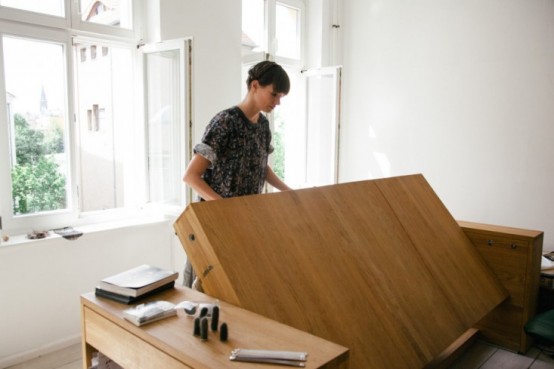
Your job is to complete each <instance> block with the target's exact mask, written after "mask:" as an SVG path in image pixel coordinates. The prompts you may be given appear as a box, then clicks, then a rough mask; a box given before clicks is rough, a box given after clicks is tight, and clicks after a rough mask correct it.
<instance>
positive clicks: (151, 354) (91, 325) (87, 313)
mask: <svg viewBox="0 0 554 369" xmlns="http://www.w3.org/2000/svg"><path fill="white" fill-rule="evenodd" d="M84 320H85V324H84V326H85V327H86V330H85V332H84V335H85V340H86V342H87V343H88V344H89V345H91V346H93V347H94V348H95V349H97V350H98V351H100V352H102V353H103V354H104V355H106V356H108V357H109V358H110V359H112V360H113V361H115V362H116V363H118V364H119V365H121V366H122V367H124V368H125V369H152V368H164V369H187V368H192V367H190V366H188V365H186V364H184V363H182V362H180V361H178V360H176V359H175V358H173V357H171V356H169V355H167V354H165V353H163V352H161V351H160V350H158V349H156V348H155V347H154V346H152V345H151V344H149V343H147V342H145V341H144V340H142V339H141V338H139V337H137V336H135V335H134V334H132V333H130V332H128V331H126V330H124V329H123V328H121V327H119V326H117V325H115V324H114V323H112V322H110V321H109V320H108V319H106V318H104V317H103V316H101V315H100V314H98V313H96V312H94V311H92V310H91V309H89V308H87V307H84Z"/></svg>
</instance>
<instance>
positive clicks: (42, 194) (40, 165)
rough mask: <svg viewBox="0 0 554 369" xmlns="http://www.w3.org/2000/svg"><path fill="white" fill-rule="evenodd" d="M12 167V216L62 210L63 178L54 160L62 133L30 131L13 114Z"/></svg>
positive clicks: (63, 201) (61, 144)
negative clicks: (14, 153) (13, 164)
mask: <svg viewBox="0 0 554 369" xmlns="http://www.w3.org/2000/svg"><path fill="white" fill-rule="evenodd" d="M14 118H15V122H14V123H15V149H16V158H15V159H16V160H15V161H16V165H15V166H14V167H13V169H12V197H13V211H14V214H28V213H35V212H40V211H48V210H57V209H62V208H65V206H66V196H65V177H64V176H63V175H62V174H61V173H60V171H59V166H58V164H57V163H56V161H55V160H54V159H55V158H54V154H55V153H62V152H63V131H62V130H61V129H54V130H50V131H48V133H49V134H48V135H47V136H46V135H45V134H44V133H43V132H41V131H38V130H35V129H32V128H31V127H30V126H29V123H28V122H27V121H26V120H25V118H23V117H22V116H21V115H15V117H14Z"/></svg>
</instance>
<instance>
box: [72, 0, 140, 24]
mask: <svg viewBox="0 0 554 369" xmlns="http://www.w3.org/2000/svg"><path fill="white" fill-rule="evenodd" d="M80 5H81V20H82V21H84V22H90V23H96V24H103V25H106V26H114V27H119V28H125V29H132V28H133V23H132V14H133V11H132V10H133V7H132V0H120V1H97V0H80Z"/></svg>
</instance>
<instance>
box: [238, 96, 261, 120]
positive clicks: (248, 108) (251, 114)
mask: <svg viewBox="0 0 554 369" xmlns="http://www.w3.org/2000/svg"><path fill="white" fill-rule="evenodd" d="M237 106H238V107H239V109H240V110H242V112H243V113H244V115H245V116H246V118H248V120H249V121H250V122H252V123H258V119H259V117H260V111H259V110H257V109H256V107H255V106H254V105H253V104H252V103H249V102H248V99H244V100H243V101H242V102H241V103H240V104H238V105H237Z"/></svg>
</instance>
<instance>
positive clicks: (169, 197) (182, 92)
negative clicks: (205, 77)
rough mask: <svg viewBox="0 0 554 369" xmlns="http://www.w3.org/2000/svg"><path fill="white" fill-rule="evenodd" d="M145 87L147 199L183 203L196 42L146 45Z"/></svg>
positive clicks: (186, 196) (185, 199)
mask: <svg viewBox="0 0 554 369" xmlns="http://www.w3.org/2000/svg"><path fill="white" fill-rule="evenodd" d="M142 52H143V53H144V70H145V85H146V94H145V95H146V102H145V106H146V117H147V122H146V127H147V128H146V130H147V155H148V183H149V186H148V187H149V188H148V198H149V201H150V202H152V203H157V204H165V205H177V206H180V205H183V204H184V203H189V202H190V200H191V193H190V191H189V192H184V191H185V190H184V188H185V186H184V185H183V181H182V175H183V170H184V168H185V163H187V162H188V160H190V157H191V146H192V143H191V140H192V138H191V129H192V115H191V93H192V84H191V68H192V62H191V60H192V59H191V53H192V40H190V39H178V40H169V41H163V42H160V43H157V44H152V45H145V46H143V47H142Z"/></svg>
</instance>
